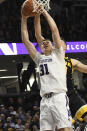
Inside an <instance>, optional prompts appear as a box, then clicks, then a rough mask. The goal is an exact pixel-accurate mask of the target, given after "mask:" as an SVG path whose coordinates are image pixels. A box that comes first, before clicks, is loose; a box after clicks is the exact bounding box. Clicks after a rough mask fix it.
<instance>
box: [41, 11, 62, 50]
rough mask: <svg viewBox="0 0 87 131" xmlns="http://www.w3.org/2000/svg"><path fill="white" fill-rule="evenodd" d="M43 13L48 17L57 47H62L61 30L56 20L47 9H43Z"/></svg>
mask: <svg viewBox="0 0 87 131" xmlns="http://www.w3.org/2000/svg"><path fill="white" fill-rule="evenodd" d="M42 14H43V15H44V17H45V18H46V20H47V22H48V24H49V26H50V29H51V32H52V38H53V42H54V44H55V47H56V48H60V47H61V38H60V34H59V30H58V28H57V25H56V23H55V21H54V20H53V18H52V17H51V16H50V15H49V13H48V12H47V11H46V10H45V9H44V10H43V12H42Z"/></svg>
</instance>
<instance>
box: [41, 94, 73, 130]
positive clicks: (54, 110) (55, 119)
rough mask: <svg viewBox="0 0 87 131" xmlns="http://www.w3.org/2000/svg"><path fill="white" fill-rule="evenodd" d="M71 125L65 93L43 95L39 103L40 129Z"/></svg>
mask: <svg viewBox="0 0 87 131" xmlns="http://www.w3.org/2000/svg"><path fill="white" fill-rule="evenodd" d="M55 126H57V129H60V128H65V127H69V128H70V127H72V117H71V112H70V109H69V100H68V97H67V95H66V93H60V94H54V95H53V96H52V97H50V98H46V97H43V98H42V100H41V104H40V131H44V130H53V129H54V128H55Z"/></svg>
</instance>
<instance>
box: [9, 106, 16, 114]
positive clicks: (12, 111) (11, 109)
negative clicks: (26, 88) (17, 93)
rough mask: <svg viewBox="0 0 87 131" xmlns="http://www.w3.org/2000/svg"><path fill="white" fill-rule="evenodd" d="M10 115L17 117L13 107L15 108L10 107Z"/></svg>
mask: <svg viewBox="0 0 87 131" xmlns="http://www.w3.org/2000/svg"><path fill="white" fill-rule="evenodd" d="M9 114H10V115H16V111H15V110H14V107H13V106H10V107H9Z"/></svg>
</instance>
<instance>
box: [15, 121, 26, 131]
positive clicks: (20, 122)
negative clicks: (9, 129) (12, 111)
mask: <svg viewBox="0 0 87 131" xmlns="http://www.w3.org/2000/svg"><path fill="white" fill-rule="evenodd" d="M15 129H19V130H20V131H24V125H23V124H22V120H21V119H18V120H17V124H16V125H15Z"/></svg>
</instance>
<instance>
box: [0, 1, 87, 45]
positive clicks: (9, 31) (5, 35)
mask: <svg viewBox="0 0 87 131" xmlns="http://www.w3.org/2000/svg"><path fill="white" fill-rule="evenodd" d="M62 1H63V0H61V1H60V2H59V3H58V4H56V3H53V1H52V2H51V3H50V6H51V10H50V14H51V15H52V17H53V18H54V20H55V21H56V23H57V25H58V28H59V31H60V34H61V36H62V37H63V38H64V39H65V40H66V41H84V40H86V36H87V31H86V29H87V22H86V19H87V8H86V7H87V6H86V4H87V3H86V4H84V3H83V4H80V2H78V3H79V4H77V2H76V3H75V1H74V3H73V2H72V1H66V2H65V3H64V2H62ZM23 2H24V0H21V1H15V0H8V1H5V2H3V3H2V4H0V42H2V43H3V42H21V29H20V27H21V25H20V24H21V5H22V3H23ZM54 7H55V8H54ZM33 19H34V17H32V18H30V20H29V25H30V26H29V27H30V28H29V34H30V39H31V41H35V34H34V23H33ZM41 21H42V29H43V34H44V32H45V35H46V36H48V37H49V38H51V34H50V30H49V27H48V25H47V24H45V23H46V22H45V21H44V18H43V17H42V18H41ZM44 25H45V28H43V27H44Z"/></svg>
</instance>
